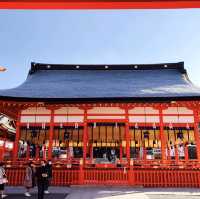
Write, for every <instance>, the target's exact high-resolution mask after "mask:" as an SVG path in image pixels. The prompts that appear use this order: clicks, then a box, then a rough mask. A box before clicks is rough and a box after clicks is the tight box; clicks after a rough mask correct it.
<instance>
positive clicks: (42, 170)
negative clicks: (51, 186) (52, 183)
mask: <svg viewBox="0 0 200 199" xmlns="http://www.w3.org/2000/svg"><path fill="white" fill-rule="evenodd" d="M36 178H37V187H38V199H43V198H44V190H45V183H47V181H48V172H47V169H46V164H45V161H44V160H42V161H41V164H40V166H39V167H38V168H37V171H36Z"/></svg>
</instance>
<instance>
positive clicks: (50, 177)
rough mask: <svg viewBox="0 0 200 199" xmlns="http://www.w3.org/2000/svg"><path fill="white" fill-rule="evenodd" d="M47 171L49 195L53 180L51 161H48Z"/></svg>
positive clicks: (46, 192)
mask: <svg viewBox="0 0 200 199" xmlns="http://www.w3.org/2000/svg"><path fill="white" fill-rule="evenodd" d="M46 170H47V174H48V181H47V182H46V183H45V191H44V193H45V194H49V190H48V188H49V185H50V183H51V179H52V162H51V160H48V162H47V164H46Z"/></svg>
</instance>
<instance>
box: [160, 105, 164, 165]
mask: <svg viewBox="0 0 200 199" xmlns="http://www.w3.org/2000/svg"><path fill="white" fill-rule="evenodd" d="M159 119H160V139H161V154H162V163H165V162H166V138H165V134H164V122H163V112H162V108H161V107H160V108H159Z"/></svg>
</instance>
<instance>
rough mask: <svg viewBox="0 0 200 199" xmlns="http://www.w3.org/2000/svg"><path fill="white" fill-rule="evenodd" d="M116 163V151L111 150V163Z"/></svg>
mask: <svg viewBox="0 0 200 199" xmlns="http://www.w3.org/2000/svg"><path fill="white" fill-rule="evenodd" d="M115 161H116V155H115V149H114V148H112V149H111V162H112V163H114V162H115Z"/></svg>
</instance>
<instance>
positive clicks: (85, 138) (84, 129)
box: [83, 109, 88, 165]
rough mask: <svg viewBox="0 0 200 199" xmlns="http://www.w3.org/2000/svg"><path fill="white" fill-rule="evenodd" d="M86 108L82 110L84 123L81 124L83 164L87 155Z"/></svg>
mask: <svg viewBox="0 0 200 199" xmlns="http://www.w3.org/2000/svg"><path fill="white" fill-rule="evenodd" d="M87 133H88V130H87V110H86V109H85V110H84V125H83V165H85V160H86V155H87V137H88V136H87Z"/></svg>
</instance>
